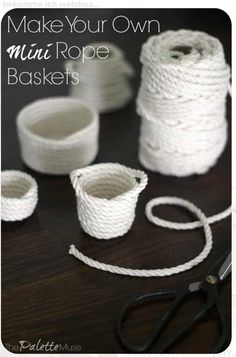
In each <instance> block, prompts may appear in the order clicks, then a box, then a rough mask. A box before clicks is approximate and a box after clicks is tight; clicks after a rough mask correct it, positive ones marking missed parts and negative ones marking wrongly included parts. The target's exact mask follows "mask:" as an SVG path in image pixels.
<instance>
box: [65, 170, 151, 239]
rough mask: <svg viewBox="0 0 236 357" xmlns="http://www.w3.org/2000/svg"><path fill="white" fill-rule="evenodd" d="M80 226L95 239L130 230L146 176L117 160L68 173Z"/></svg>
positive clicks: (111, 236) (114, 236)
mask: <svg viewBox="0 0 236 357" xmlns="http://www.w3.org/2000/svg"><path fill="white" fill-rule="evenodd" d="M70 178H71V182H72V185H73V187H74V190H75V193H76V198H77V212H78V219H79V221H80V224H81V227H82V229H83V230H84V231H85V232H86V233H88V234H89V235H90V236H92V237H95V238H98V239H111V238H116V237H120V236H122V235H124V234H125V233H127V232H128V230H129V229H130V227H131V225H132V223H133V221H134V218H135V208H136V204H137V200H138V196H139V194H140V192H141V191H142V190H143V189H144V188H145V187H146V185H147V175H146V174H145V173H144V172H142V171H140V170H135V169H130V168H128V167H126V166H124V165H120V164H116V163H106V164H96V165H92V166H88V167H85V168H83V169H78V170H74V171H73V172H71V174H70Z"/></svg>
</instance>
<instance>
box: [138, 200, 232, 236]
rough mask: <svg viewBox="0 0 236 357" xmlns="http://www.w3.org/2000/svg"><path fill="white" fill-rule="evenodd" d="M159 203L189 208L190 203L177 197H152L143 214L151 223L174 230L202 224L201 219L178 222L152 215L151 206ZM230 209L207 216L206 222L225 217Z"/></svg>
mask: <svg viewBox="0 0 236 357" xmlns="http://www.w3.org/2000/svg"><path fill="white" fill-rule="evenodd" d="M160 205H170V206H182V207H185V208H187V209H189V210H190V207H191V205H192V203H191V202H189V201H187V200H184V199H182V198H178V197H169V196H164V197H157V198H153V199H152V200H150V201H149V202H148V203H147V204H146V207H145V214H146V217H147V219H148V220H149V221H150V222H152V223H153V224H155V225H156V226H159V227H163V228H169V229H175V230H191V229H196V228H199V227H202V226H203V224H202V221H201V220H200V221H194V222H186V223H179V222H173V221H168V220H165V219H162V218H159V217H157V216H154V215H153V212H152V210H153V208H154V207H157V206H160ZM231 210H232V209H231V207H228V208H226V209H225V210H224V211H222V212H220V213H218V214H215V215H213V216H211V217H207V221H208V224H213V223H216V222H219V221H222V220H223V219H225V218H227V217H228V216H230V215H231ZM190 211H191V210H190Z"/></svg>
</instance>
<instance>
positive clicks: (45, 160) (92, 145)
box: [17, 97, 99, 175]
mask: <svg viewBox="0 0 236 357" xmlns="http://www.w3.org/2000/svg"><path fill="white" fill-rule="evenodd" d="M17 131H18V137H19V141H20V147H21V155H22V159H23V161H24V162H25V164H26V165H27V166H29V167H30V168H32V169H34V170H35V171H38V172H41V173H44V174H56V175H60V174H64V175H65V174H68V173H70V172H71V171H72V170H73V169H75V168H80V167H84V166H87V165H89V164H90V163H91V162H92V161H93V160H94V159H95V157H96V155H97V152H98V133H99V116H98V113H97V112H96V110H94V109H92V108H90V107H89V106H87V105H86V104H84V103H81V102H80V101H78V100H77V99H73V98H68V97H53V98H46V99H40V100H37V101H35V102H33V103H31V104H29V105H27V106H26V107H24V108H23V109H22V110H21V111H20V112H19V114H18V117H17Z"/></svg>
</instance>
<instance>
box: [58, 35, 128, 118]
mask: <svg viewBox="0 0 236 357" xmlns="http://www.w3.org/2000/svg"><path fill="white" fill-rule="evenodd" d="M87 47H91V49H92V48H93V49H95V50H97V49H98V48H100V47H106V48H107V49H109V56H108V57H107V58H106V59H99V58H98V57H95V58H92V59H89V60H87V61H85V62H83V61H82V60H70V61H67V62H66V63H65V67H66V68H68V70H69V71H70V72H77V73H78V74H79V81H80V82H79V83H78V84H75V85H73V84H72V85H71V89H70V95H71V96H73V97H75V98H79V99H80V100H82V101H84V102H85V103H90V104H91V106H92V107H94V108H95V109H97V110H98V111H99V112H101V113H105V112H109V111H113V110H118V109H120V108H122V107H124V106H125V105H127V104H128V102H129V101H130V100H131V98H132V96H133V92H132V89H131V86H130V81H129V80H130V78H131V77H132V76H133V75H134V71H133V68H132V67H131V65H130V64H129V63H128V62H127V61H126V60H125V56H124V53H123V51H122V50H121V49H119V48H118V47H117V46H115V45H114V44H112V43H109V42H94V43H91V44H89V45H87Z"/></svg>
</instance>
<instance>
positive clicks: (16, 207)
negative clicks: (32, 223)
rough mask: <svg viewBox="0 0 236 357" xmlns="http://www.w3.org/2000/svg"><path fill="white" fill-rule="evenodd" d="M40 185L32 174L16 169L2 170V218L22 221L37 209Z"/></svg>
mask: <svg viewBox="0 0 236 357" xmlns="http://www.w3.org/2000/svg"><path fill="white" fill-rule="evenodd" d="M37 202H38V185H37V183H36V181H35V179H33V177H31V176H30V175H28V174H26V173H24V172H21V171H15V170H6V171H2V172H1V219H2V220H3V221H21V220H23V219H25V218H27V217H29V216H31V215H32V213H33V212H34V210H35V207H36V205H37Z"/></svg>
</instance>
